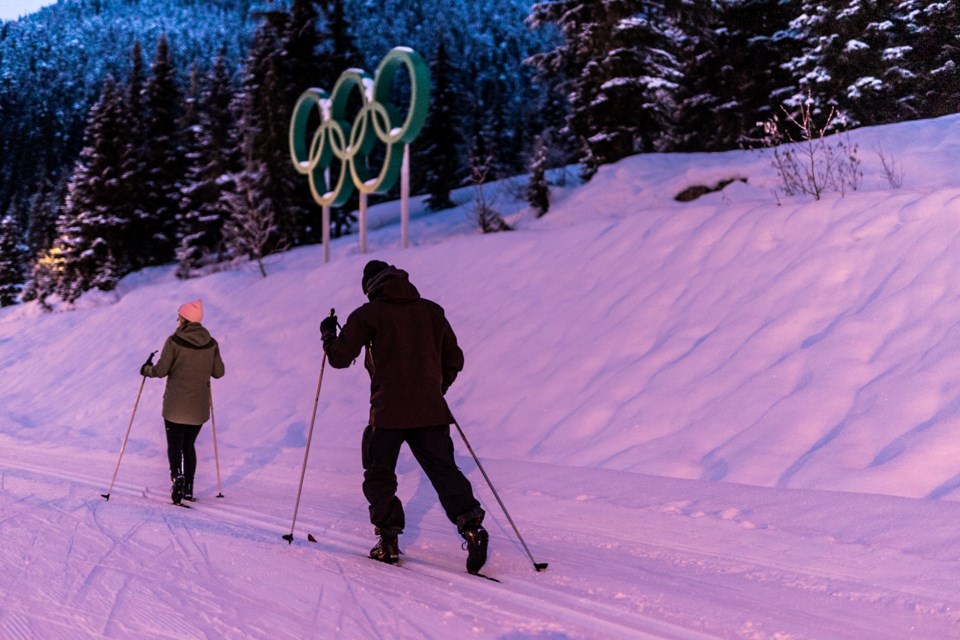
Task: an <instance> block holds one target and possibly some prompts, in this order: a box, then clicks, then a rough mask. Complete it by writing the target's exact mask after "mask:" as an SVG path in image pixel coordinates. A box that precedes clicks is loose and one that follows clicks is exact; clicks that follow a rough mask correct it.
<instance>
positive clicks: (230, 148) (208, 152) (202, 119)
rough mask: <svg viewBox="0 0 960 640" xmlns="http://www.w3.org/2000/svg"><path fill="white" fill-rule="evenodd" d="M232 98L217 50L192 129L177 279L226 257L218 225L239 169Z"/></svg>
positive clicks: (223, 216)
mask: <svg viewBox="0 0 960 640" xmlns="http://www.w3.org/2000/svg"><path fill="white" fill-rule="evenodd" d="M232 96H233V83H232V80H231V78H230V75H229V73H228V72H227V67H226V58H225V56H224V54H223V52H221V53H220V55H219V56H218V57H217V61H216V63H215V64H214V66H213V69H212V70H211V71H210V73H209V74H208V76H207V77H206V79H205V81H204V83H203V86H202V90H201V93H200V96H199V99H198V101H197V118H196V122H195V124H193V125H192V126H191V127H190V138H191V140H192V141H193V142H192V144H191V151H190V154H189V161H190V166H189V168H188V169H187V174H186V178H185V182H184V185H183V189H182V198H181V201H180V205H181V209H182V211H183V214H182V219H181V225H180V231H179V235H180V244H179V246H178V248H177V262H178V263H179V264H178V267H177V275H178V276H179V277H181V278H187V277H190V276H191V275H193V274H194V273H195V272H196V271H198V270H199V269H201V268H202V267H204V266H206V265H208V264H212V263H216V262H220V261H221V260H223V259H224V258H225V257H226V253H225V252H226V249H225V247H224V242H223V232H222V229H223V224H224V221H225V220H226V218H227V216H228V215H229V210H228V209H227V208H226V205H225V202H224V199H223V197H224V194H225V193H229V192H231V191H233V190H234V188H235V183H234V180H235V176H236V174H237V172H238V171H239V169H240V153H239V150H238V149H237V141H236V139H235V137H234V127H235V125H236V122H235V118H234V115H233V111H232V109H231V106H230V103H231V100H232Z"/></svg>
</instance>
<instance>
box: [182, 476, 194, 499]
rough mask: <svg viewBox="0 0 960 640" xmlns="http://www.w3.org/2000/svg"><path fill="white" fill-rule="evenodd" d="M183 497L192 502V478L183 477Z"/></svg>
mask: <svg viewBox="0 0 960 640" xmlns="http://www.w3.org/2000/svg"><path fill="white" fill-rule="evenodd" d="M183 499H184V500H189V501H190V502H193V501H194V499H193V478H185V479H184V483H183Z"/></svg>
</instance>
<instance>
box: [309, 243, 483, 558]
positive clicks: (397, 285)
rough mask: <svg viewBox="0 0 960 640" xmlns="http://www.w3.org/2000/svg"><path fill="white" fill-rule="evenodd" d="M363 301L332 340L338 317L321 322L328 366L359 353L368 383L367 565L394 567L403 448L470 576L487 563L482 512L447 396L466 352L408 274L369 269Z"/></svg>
mask: <svg viewBox="0 0 960 640" xmlns="http://www.w3.org/2000/svg"><path fill="white" fill-rule="evenodd" d="M361 285H362V287H363V292H364V293H365V294H366V295H367V297H368V298H369V302H367V303H366V304H364V305H363V306H361V307H360V308H358V309H356V310H355V311H354V312H353V313H351V314H350V316H349V317H348V318H347V322H346V324H344V325H343V329H342V332H341V333H340V335H337V326H338V324H337V318H336V316H331V317H329V318H325V319H324V320H323V322H321V323H320V334H321V338H322V340H323V349H324V351H325V352H326V355H327V358H328V359H329V361H330V366H332V367H334V368H337V369H344V368H346V367H349V366H350V365H351V363H353V361H354V360H355V359H356V358H357V357H358V356H359V355H360V353H361V351H362V350H365V351H366V354H365V356H364V366H365V367H366V369H367V372H368V373H369V374H370V417H369V420H368V424H367V427H366V429H364V432H363V440H362V445H361V448H362V459H363V469H364V472H363V494H364V496H366V498H367V502H368V503H369V505H370V521H371V523H372V524H373V525H374V531H375V533H376V535H378V536H380V540H379V542H378V543H377V545H376V546H375V547H374V548H373V549H371V550H370V557H371V558H373V559H375V560H379V561H381V562H387V563H390V564H396V563H397V562H399V556H400V548H399V543H398V536H399V535H400V534H401V533H403V528H404V525H405V520H404V513H403V504H402V503H401V501H400V499H399V498H398V497H397V474H396V466H397V457H398V456H399V454H400V447H401V445H402V444H403V443H407V446H408V447H410V451H411V452H412V453H413V455H414V457H415V458H416V460H417V462H418V463H419V464H420V466H421V468H422V469H423V471H424V472H425V473H426V475H427V477H428V478H429V480H430V482H431V484H432V485H433V488H434V489H435V490H436V492H437V496H438V497H439V499H440V504H441V505H442V506H443V509H444V511H445V513H446V516H447V518H448V519H449V520H450V521H451V522H452V523H454V524H455V525H456V526H457V530H458V532H459V533H460V535H461V536H462V537H463V538H464V539H465V540H466V547H467V551H468V554H467V571H469V572H470V573H477V572H478V571H479V570H480V568H481V567H482V566H483V564H484V562H486V559H487V543H488V535H487V532H486V530H485V529H484V528H483V526H482V522H483V517H484V510H483V509H482V508H481V506H480V503H479V502H478V501H477V499H476V498H474V496H473V488H472V487H471V485H470V481H469V480H467V478H466V476H464V475H463V473H462V472H461V471H460V469H459V468H458V467H457V465H456V462H455V460H454V455H453V440H451V438H450V424H451V423H452V422H453V416H452V415H451V413H450V409H449V407H447V402H446V400H445V399H444V394H445V393H446V391H447V389H448V388H450V385H451V384H453V381H454V380H456V378H457V374H458V373H459V372H460V371H461V370H462V369H463V351H461V350H460V347H459V346H458V345H457V337H456V335H455V334H454V332H453V329H452V328H451V327H450V323H449V322H447V318H446V316H445V315H444V312H443V308H442V307H441V306H440V305H438V304H437V303H435V302H432V301H430V300H426V299H424V298H421V297H420V293H419V292H418V291H417V289H416V287H414V286H413V284H411V283H410V279H409V276H408V274H407V273H406V272H405V271H403V270H401V269H397V268H396V267H394V266H393V265H388V264H387V263H385V262H382V261H380V260H371V261H370V262H369V263H367V265H366V267H364V269H363V278H362V281H361Z"/></svg>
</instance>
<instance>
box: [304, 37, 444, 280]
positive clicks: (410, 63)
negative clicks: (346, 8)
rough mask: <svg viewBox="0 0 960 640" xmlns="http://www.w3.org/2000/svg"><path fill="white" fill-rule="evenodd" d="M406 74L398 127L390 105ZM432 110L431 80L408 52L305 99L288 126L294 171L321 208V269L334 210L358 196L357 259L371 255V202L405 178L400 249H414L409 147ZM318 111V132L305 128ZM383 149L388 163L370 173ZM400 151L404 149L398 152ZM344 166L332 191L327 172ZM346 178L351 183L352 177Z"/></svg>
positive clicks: (349, 73)
mask: <svg viewBox="0 0 960 640" xmlns="http://www.w3.org/2000/svg"><path fill="white" fill-rule="evenodd" d="M401 69H405V70H406V72H407V74H408V76H409V79H410V104H409V106H408V108H407V112H406V116H405V117H404V118H403V120H402V122H401V117H400V115H399V112H398V110H397V108H396V107H395V106H394V105H393V104H392V102H391V93H392V90H393V83H394V80H395V77H396V75H397V72H398V71H399V70H401ZM354 92H356V93H357V95H359V97H360V100H361V103H362V105H361V107H360V109H359V111H358V112H357V114H356V115H355V116H354V118H353V120H352V122H348V121H347V105H348V101H349V98H350V96H351V95H353V93H354ZM429 103H430V72H429V69H428V68H427V64H426V62H424V60H423V58H422V57H420V55H419V54H418V53H417V52H416V51H414V50H413V49H410V48H408V47H396V48H394V49H391V50H390V51H389V52H388V53H387V55H386V56H384V58H383V60H382V61H381V62H380V65H379V66H378V67H377V71H376V73H375V74H374V76H373V77H371V76H370V74H368V73H367V72H366V71H363V70H362V69H347V70H346V71H344V72H343V73H342V74H340V77H339V78H338V79H337V82H336V84H334V86H333V90H332V91H331V92H330V93H327V92H326V91H325V90H323V89H316V88H311V89H307V90H306V91H304V92H303V93H302V94H301V95H300V98H299V99H298V100H297V103H296V105H295V106H294V108H293V116H292V117H291V119H290V140H289V142H290V159H291V160H292V162H293V166H294V169H296V171H297V172H298V173H300V174H302V175H305V176H307V179H308V182H309V184H310V193H311V195H312V196H313V199H314V201H315V202H316V203H317V204H319V205H320V206H321V207H323V211H324V220H323V221H322V225H323V243H324V245H325V248H324V262H326V261H328V260H329V249H328V248H327V245H329V230H330V220H329V211H330V207H340V206H343V205H344V204H346V203H347V201H348V200H349V199H350V196H352V195H353V192H354V190H357V191H359V193H360V220H359V226H360V228H359V230H358V231H359V241H360V253H366V251H367V207H366V204H367V195H369V194H371V193H381V194H382V193H387V192H389V191H390V189H392V188H393V186H394V185H395V184H396V182H397V178H398V177H399V178H400V199H401V202H400V211H401V221H400V226H401V246H402V247H406V246H407V245H408V242H409V230H408V227H409V217H410V178H409V165H410V157H409V152H410V150H409V146H410V143H411V142H413V140H414V139H415V138H416V137H417V135H419V134H420V131H421V130H422V129H423V126H424V124H425V123H426V119H427V109H428V106H429ZM314 110H316V112H317V115H319V119H320V124H319V126H317V128H316V130H314V131H313V132H308V131H307V124H308V121H309V120H310V118H311V115H312V113H313V112H314ZM378 144H379V145H382V146H383V148H384V154H383V163H382V165H381V167H380V169H379V171H377V170H372V169H371V168H370V167H369V166H368V165H369V159H370V155H371V152H372V151H373V149H374V147H375V146H376V145H378ZM398 145H399V146H400V147H402V148H401V149H397V147H398ZM335 162H336V163H339V171H338V172H337V174H336V175H337V180H336V184H331V172H330V169H331V167H332V166H333V165H334V163H335ZM348 175H349V179H347V176H348Z"/></svg>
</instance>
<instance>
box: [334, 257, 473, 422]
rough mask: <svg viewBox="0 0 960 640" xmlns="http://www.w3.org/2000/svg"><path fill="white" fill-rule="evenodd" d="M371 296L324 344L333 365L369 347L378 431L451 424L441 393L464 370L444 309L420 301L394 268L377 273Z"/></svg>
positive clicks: (372, 413) (405, 276) (368, 364)
mask: <svg viewBox="0 0 960 640" xmlns="http://www.w3.org/2000/svg"><path fill="white" fill-rule="evenodd" d="M367 295H368V297H369V299H370V301H369V302H367V303H366V304H364V305H363V306H361V307H360V308H359V309H357V310H355V311H354V312H353V313H351V314H350V316H349V317H348V318H347V321H346V323H345V324H344V325H343V331H342V332H341V333H340V335H339V336H337V337H336V338H333V339H329V340H326V341H325V342H324V350H325V351H326V354H327V358H328V359H329V361H330V366H332V367H334V368H337V369H344V368H346V367H349V366H350V364H351V363H352V362H353V361H354V360H355V359H356V358H357V356H359V355H360V352H361V351H362V350H363V349H364V348H366V355H365V357H364V366H365V367H366V369H367V372H368V373H369V374H370V421H369V423H370V425H371V426H373V427H375V428H387V429H391V428H409V427H428V426H436V425H442V424H447V425H448V424H450V423H451V422H453V416H452V415H451V414H450V409H449V407H447V403H446V400H444V398H443V394H444V393H446V391H447V388H448V387H449V386H450V385H451V384H453V381H454V380H455V379H456V377H457V374H458V373H459V372H460V371H461V370H462V369H463V351H461V350H460V347H459V346H458V345H457V337H456V335H455V334H454V333H453V329H452V328H451V327H450V323H449V322H447V318H446V316H445V315H444V312H443V308H442V307H441V306H440V305H438V304H437V303H435V302H432V301H430V300H427V299H425V298H421V297H420V292H419V291H417V289H416V287H414V286H413V284H411V282H410V280H409V276H408V274H407V272H406V271H403V270H401V269H397V268H396V267H392V266H391V267H388V268H386V269H385V270H383V271H382V272H380V273H379V274H377V276H376V277H375V278H374V279H373V280H372V281H371V283H370V284H369V288H368V293H367Z"/></svg>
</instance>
